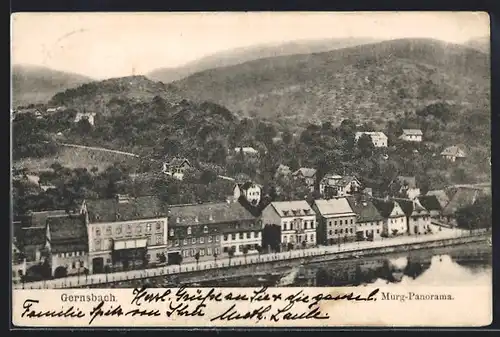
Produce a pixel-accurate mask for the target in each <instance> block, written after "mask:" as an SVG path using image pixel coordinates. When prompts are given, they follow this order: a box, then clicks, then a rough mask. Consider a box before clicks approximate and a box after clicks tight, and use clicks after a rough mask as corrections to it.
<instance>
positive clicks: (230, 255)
mask: <svg viewBox="0 0 500 337" xmlns="http://www.w3.org/2000/svg"><path fill="white" fill-rule="evenodd" d="M234 253H235V249H234V247H230V248H229V249H228V250H227V255H228V257H229V265H231V259H232V258H233V256H234Z"/></svg>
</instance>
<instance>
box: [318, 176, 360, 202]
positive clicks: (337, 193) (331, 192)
mask: <svg viewBox="0 0 500 337" xmlns="http://www.w3.org/2000/svg"><path fill="white" fill-rule="evenodd" d="M360 190H361V183H360V181H359V180H358V179H357V178H356V177H354V176H339V175H335V174H327V175H326V176H325V177H324V178H323V179H321V181H320V183H319V193H320V195H321V196H322V197H323V198H325V199H329V198H334V197H343V196H348V195H352V194H354V193H356V192H359V191H360Z"/></svg>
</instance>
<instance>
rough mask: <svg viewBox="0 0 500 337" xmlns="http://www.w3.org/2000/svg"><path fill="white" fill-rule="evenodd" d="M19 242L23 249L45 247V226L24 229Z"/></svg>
mask: <svg viewBox="0 0 500 337" xmlns="http://www.w3.org/2000/svg"><path fill="white" fill-rule="evenodd" d="M18 242H19V247H20V248H21V249H23V248H24V247H26V246H43V245H45V226H40V227H27V228H22V229H21V232H20V237H19V239H18Z"/></svg>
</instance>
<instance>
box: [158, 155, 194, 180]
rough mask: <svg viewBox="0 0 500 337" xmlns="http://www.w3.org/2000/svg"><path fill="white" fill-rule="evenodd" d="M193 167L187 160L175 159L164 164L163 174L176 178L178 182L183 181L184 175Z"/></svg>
mask: <svg viewBox="0 0 500 337" xmlns="http://www.w3.org/2000/svg"><path fill="white" fill-rule="evenodd" d="M191 168H192V165H191V163H190V162H189V160H187V159H185V158H173V159H172V160H170V161H166V162H164V163H163V166H162V172H163V173H164V174H166V175H169V176H171V177H174V178H175V179H177V180H183V179H184V174H185V173H186V171H187V170H189V169H191Z"/></svg>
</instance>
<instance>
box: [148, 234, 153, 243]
mask: <svg viewBox="0 0 500 337" xmlns="http://www.w3.org/2000/svg"><path fill="white" fill-rule="evenodd" d="M152 245H153V237H152V236H151V235H150V236H148V246H152Z"/></svg>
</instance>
